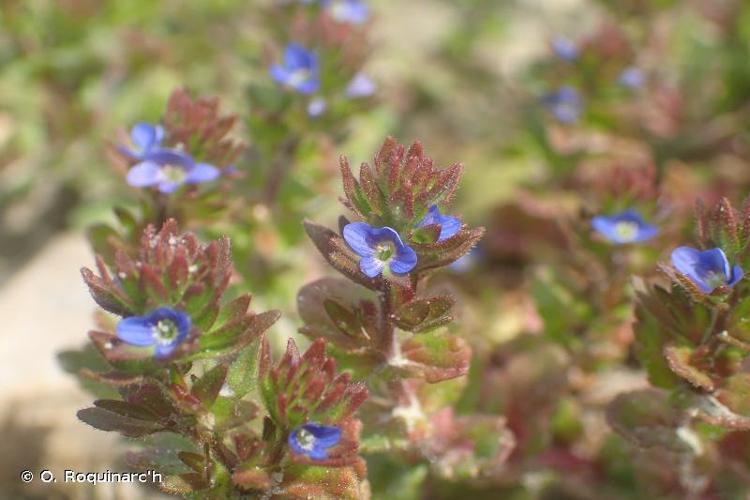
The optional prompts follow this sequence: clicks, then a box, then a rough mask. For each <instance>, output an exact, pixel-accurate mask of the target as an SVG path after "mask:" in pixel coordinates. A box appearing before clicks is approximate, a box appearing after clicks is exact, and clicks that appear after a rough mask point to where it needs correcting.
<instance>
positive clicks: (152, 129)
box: [118, 122, 164, 160]
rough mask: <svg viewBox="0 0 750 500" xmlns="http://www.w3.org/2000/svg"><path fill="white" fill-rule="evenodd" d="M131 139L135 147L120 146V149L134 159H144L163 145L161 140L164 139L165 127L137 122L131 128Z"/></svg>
mask: <svg viewBox="0 0 750 500" xmlns="http://www.w3.org/2000/svg"><path fill="white" fill-rule="evenodd" d="M130 140H131V142H132V143H133V145H134V146H135V147H134V148H132V149H131V148H127V147H125V146H118V149H119V150H120V152H121V153H123V154H125V155H126V156H128V157H130V158H132V159H133V160H143V159H145V158H146V157H147V156H148V155H149V154H151V153H152V152H154V151H157V150H158V149H159V148H160V147H161V142H162V141H163V140H164V127H162V126H161V125H151V124H150V123H143V122H141V123H136V124H135V125H134V126H133V128H132V129H131V130H130Z"/></svg>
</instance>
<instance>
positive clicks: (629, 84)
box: [617, 66, 645, 90]
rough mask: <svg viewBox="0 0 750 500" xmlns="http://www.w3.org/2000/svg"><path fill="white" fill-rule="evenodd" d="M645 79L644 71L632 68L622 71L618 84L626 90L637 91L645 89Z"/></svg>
mask: <svg viewBox="0 0 750 500" xmlns="http://www.w3.org/2000/svg"><path fill="white" fill-rule="evenodd" d="M644 81H645V77H644V76H643V71H641V69H640V68H638V67H636V66H630V67H627V68H625V69H624V70H622V73H620V76H619V78H618V79H617V82H618V83H619V84H620V85H622V86H623V87H625V88H628V89H631V90H637V89H639V88H641V87H643V83H644Z"/></svg>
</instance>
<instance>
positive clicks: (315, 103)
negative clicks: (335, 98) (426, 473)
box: [307, 97, 328, 118]
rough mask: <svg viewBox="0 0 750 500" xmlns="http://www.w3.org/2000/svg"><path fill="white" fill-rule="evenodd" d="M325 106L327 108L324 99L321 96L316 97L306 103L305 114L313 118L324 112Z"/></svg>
mask: <svg viewBox="0 0 750 500" xmlns="http://www.w3.org/2000/svg"><path fill="white" fill-rule="evenodd" d="M326 108H328V103H327V102H326V100H325V99H323V98H322V97H316V98H315V99H313V100H311V101H310V102H309V103H307V114H308V115H309V116H311V117H313V118H317V117H318V116H320V115H322V114H323V113H325V111H326Z"/></svg>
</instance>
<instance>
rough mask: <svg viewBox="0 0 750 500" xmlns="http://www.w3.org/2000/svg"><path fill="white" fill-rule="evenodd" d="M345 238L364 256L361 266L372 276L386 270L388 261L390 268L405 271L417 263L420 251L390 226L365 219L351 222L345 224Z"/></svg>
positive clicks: (366, 273) (394, 271)
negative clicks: (377, 224) (373, 225)
mask: <svg viewBox="0 0 750 500" xmlns="http://www.w3.org/2000/svg"><path fill="white" fill-rule="evenodd" d="M344 240H346V243H347V244H348V245H349V246H350V247H351V249H352V250H354V251H355V252H356V253H357V255H359V256H360V257H362V258H361V259H360V261H359V268H360V270H361V271H362V272H363V273H364V274H365V275H366V276H369V277H370V278H374V277H375V276H378V275H379V274H380V273H382V272H383V269H384V268H385V265H386V264H389V266H390V269H391V272H393V273H395V274H405V273H408V272H409V271H411V270H412V269H414V266H416V265H417V254H416V252H415V251H414V249H412V248H411V247H410V246H408V245H405V244H404V243H403V242H402V241H401V237H400V236H399V235H398V233H397V232H396V231H394V230H393V229H391V228H390V227H372V226H371V225H369V224H367V223H365V222H352V223H350V224H347V225H346V226H345V227H344Z"/></svg>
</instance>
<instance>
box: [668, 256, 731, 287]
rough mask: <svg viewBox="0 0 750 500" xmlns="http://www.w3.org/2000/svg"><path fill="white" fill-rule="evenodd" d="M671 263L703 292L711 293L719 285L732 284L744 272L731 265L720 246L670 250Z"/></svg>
mask: <svg viewBox="0 0 750 500" xmlns="http://www.w3.org/2000/svg"><path fill="white" fill-rule="evenodd" d="M672 265H673V266H674V267H675V269H677V271H679V272H680V273H682V274H684V275H685V276H687V277H688V278H690V280H691V281H692V282H693V283H695V284H696V285H697V286H698V288H700V289H701V291H702V292H703V293H711V292H713V291H714V289H715V288H716V287H718V286H721V285H726V286H730V287H731V286H734V285H735V284H736V283H737V282H738V281H739V280H740V279H742V276H743V275H744V272H743V271H742V268H741V267H740V266H737V265H735V266H734V267H731V266H730V264H729V260H727V256H726V254H725V253H724V251H723V250H722V249H721V248H712V249H711V250H706V251H704V252H701V251H700V250H697V249H695V248H691V247H678V248H675V249H674V250H673V251H672Z"/></svg>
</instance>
